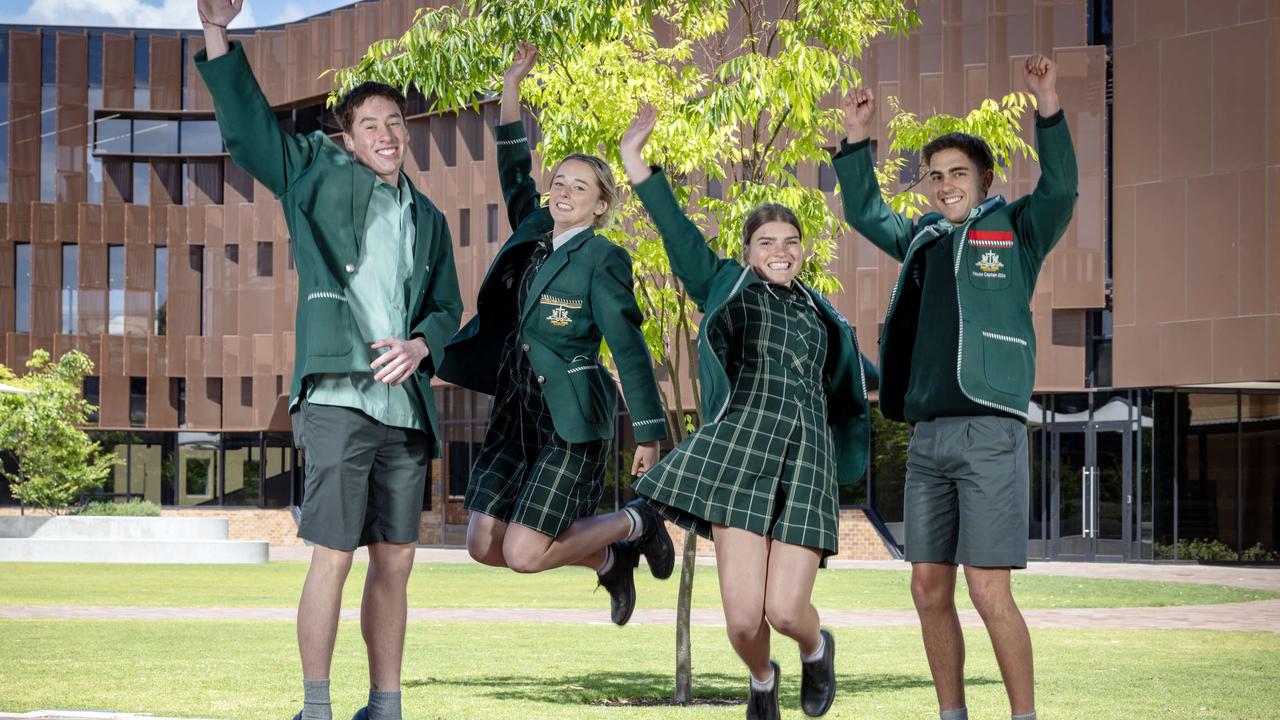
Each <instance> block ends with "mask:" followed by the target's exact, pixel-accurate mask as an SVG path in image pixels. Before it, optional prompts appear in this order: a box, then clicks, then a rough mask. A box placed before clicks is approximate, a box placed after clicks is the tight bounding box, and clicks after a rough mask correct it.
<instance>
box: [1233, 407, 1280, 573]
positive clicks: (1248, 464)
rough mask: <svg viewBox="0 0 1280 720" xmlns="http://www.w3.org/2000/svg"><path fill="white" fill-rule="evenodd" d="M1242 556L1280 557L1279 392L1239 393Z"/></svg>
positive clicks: (1249, 557)
mask: <svg viewBox="0 0 1280 720" xmlns="http://www.w3.org/2000/svg"><path fill="white" fill-rule="evenodd" d="M1240 410H1241V412H1240V460H1241V464H1240V473H1241V488H1242V489H1243V495H1242V496H1241V497H1240V505H1241V507H1242V508H1243V511H1242V514H1243V522H1242V523H1241V532H1242V535H1243V540H1242V542H1241V543H1240V545H1241V549H1240V552H1241V553H1242V558H1241V559H1242V560H1251V561H1258V560H1280V394H1274V393H1273V394H1262V393H1242V394H1241V395H1240Z"/></svg>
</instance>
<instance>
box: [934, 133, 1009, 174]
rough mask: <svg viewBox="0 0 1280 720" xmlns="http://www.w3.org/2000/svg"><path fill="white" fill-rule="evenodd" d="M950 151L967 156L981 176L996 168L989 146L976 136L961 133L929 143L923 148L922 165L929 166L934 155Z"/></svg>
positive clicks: (935, 139)
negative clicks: (957, 151) (956, 151)
mask: <svg viewBox="0 0 1280 720" xmlns="http://www.w3.org/2000/svg"><path fill="white" fill-rule="evenodd" d="M952 149H954V150H959V151H960V152H962V153H964V154H965V155H967V156H968V157H969V160H970V161H971V162H972V163H973V164H974V165H976V166H977V167H978V172H979V173H981V174H986V173H987V172H989V171H991V170H994V169H995V167H996V159H995V156H994V155H992V154H991V146H990V145H987V141H986V140H983V139H982V138H980V137H977V136H976V135H970V134H969V133H962V132H951V133H947V134H946V135H940V136H938V137H936V138H934V139H933V140H931V141H929V144H928V145H925V146H924V164H925V165H928V164H929V160H930V159H931V158H933V155H934V153H937V152H940V151H942V150H952Z"/></svg>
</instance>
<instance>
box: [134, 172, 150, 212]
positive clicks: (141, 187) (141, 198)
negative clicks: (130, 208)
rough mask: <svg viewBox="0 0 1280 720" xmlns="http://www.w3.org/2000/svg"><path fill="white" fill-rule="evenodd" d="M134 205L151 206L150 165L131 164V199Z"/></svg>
mask: <svg viewBox="0 0 1280 720" xmlns="http://www.w3.org/2000/svg"><path fill="white" fill-rule="evenodd" d="M132 202H133V204H134V205H150V204H151V163H148V162H135V163H133V197H132Z"/></svg>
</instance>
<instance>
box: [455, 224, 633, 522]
mask: <svg viewBox="0 0 1280 720" xmlns="http://www.w3.org/2000/svg"><path fill="white" fill-rule="evenodd" d="M547 254H548V249H547V248H545V247H542V248H538V249H537V250H535V251H534V254H533V257H532V258H531V259H530V263H529V265H528V266H527V267H526V269H525V272H524V275H523V277H522V278H521V284H520V287H519V289H518V291H517V293H516V298H515V299H516V303H517V305H516V306H517V307H521V306H523V304H524V299H525V298H526V297H527V296H528V291H529V285H530V284H531V283H532V281H533V278H534V276H535V275H537V273H538V270H540V269H541V267H542V263H543V261H545V260H546V257H547ZM517 317H518V315H517ZM519 346H520V329H519V325H518V324H517V325H516V326H515V327H514V328H512V330H511V332H510V333H509V334H508V335H507V338H506V341H505V343H504V346H503V349H502V360H501V362H500V363H499V367H498V383H497V392H496V393H495V394H494V403H493V410H492V411H491V412H490V414H489V427H488V428H487V430H486V431H485V436H484V444H482V445H481V446H480V453H479V455H477V457H476V460H475V463H474V464H473V465H472V467H471V478H470V479H469V481H468V482H467V495H466V498H464V500H463V506H464V507H465V508H466V509H468V510H471V511H474V512H479V513H484V514H485V515H489V516H491V517H494V518H497V519H499V520H502V521H503V522H509V523H515V524H517V525H523V526H525V527H527V528H531V529H533V530H537V531H538V532H540V533H542V534H543V535H548V536H550V537H559V536H560V534H561V533H563V532H564V531H565V530H566V529H568V527H569V526H570V525H572V524H573V523H574V521H575V520H577V519H579V518H582V517H585V516H587V515H591V514H592V513H594V512H595V510H596V504H597V503H599V502H600V495H601V493H602V492H603V491H604V471H605V464H606V463H607V462H608V460H609V441H608V440H593V441H591V442H585V443H568V442H565V441H564V439H563V438H561V437H560V435H558V434H557V433H556V429H555V424H554V423H553V422H552V419H551V409H550V408H549V407H547V401H546V398H545V397H543V395H542V387H541V386H540V385H539V384H538V381H537V378H536V376H535V374H534V372H533V367H532V366H531V365H529V362H528V360H527V358H526V357H525V354H524V353H523V352H520V350H519Z"/></svg>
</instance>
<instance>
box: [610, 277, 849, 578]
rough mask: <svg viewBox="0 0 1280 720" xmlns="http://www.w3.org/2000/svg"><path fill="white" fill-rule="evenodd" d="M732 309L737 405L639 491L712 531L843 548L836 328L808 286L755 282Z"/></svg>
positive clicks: (733, 399)
mask: <svg viewBox="0 0 1280 720" xmlns="http://www.w3.org/2000/svg"><path fill="white" fill-rule="evenodd" d="M724 312H725V317H726V322H727V324H728V326H729V331H728V333H727V336H728V338H729V340H728V342H727V345H726V347H725V348H724V351H725V360H726V362H725V366H726V368H727V369H728V371H729V377H730V381H731V382H732V384H733V388H732V390H731V393H730V398H729V405H728V408H727V410H726V411H725V413H724V416H723V417H722V418H721V419H720V420H719V421H718V422H709V423H707V424H705V425H703V426H702V427H700V428H698V429H697V430H696V431H695V432H694V433H693V434H692V435H690V436H689V437H687V438H685V440H684V442H682V443H680V444H679V445H678V446H676V448H675V450H673V451H672V452H671V453H670V454H668V455H667V456H666V457H665V458H663V459H662V461H661V462H659V463H658V465H657V466H656V467H654V468H653V469H652V470H649V471H648V472H646V473H645V474H644V475H642V476H641V477H640V478H639V479H638V480H637V482H636V483H635V486H634V488H635V491H636V492H637V493H638V494H640V495H642V496H643V497H645V498H646V499H647V500H648V501H649V502H650V503H651V504H652V505H653V506H654V507H656V508H657V509H658V510H659V512H661V513H662V514H663V516H665V517H666V518H667V519H669V520H671V521H672V522H674V523H676V524H677V525H680V526H681V527H683V528H685V529H688V530H692V531H694V532H697V533H698V534H700V535H702V536H704V537H711V527H712V525H727V526H729V527H734V528H740V529H743V530H748V531H750V532H754V533H759V534H761V535H768V536H769V537H771V538H773V539H774V540H778V541H780V542H785V543H789V544H793V545H802V546H804V547H810V548H815V549H818V550H821V551H822V552H823V553H824V554H834V553H835V552H836V547H837V540H838V532H837V530H838V523H839V498H838V494H837V490H836V467H835V455H834V452H833V440H832V437H831V430H830V428H829V427H828V426H827V401H826V393H825V391H824V389H823V365H824V363H825V362H826V356H827V331H826V327H825V326H823V324H822V320H821V319H820V318H819V317H818V314H817V312H816V310H815V309H814V308H813V307H812V305H811V304H810V303H809V298H808V296H807V295H805V294H804V293H803V291H801V290H792V289H790V288H783V287H779V286H776V285H765V284H758V285H751V286H748V287H747V288H746V289H745V290H744V291H743V292H742V294H740V295H739V296H738V297H737V298H735V299H734V300H732V301H730V303H729V304H728V305H727V306H726V307H725V310H724Z"/></svg>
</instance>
